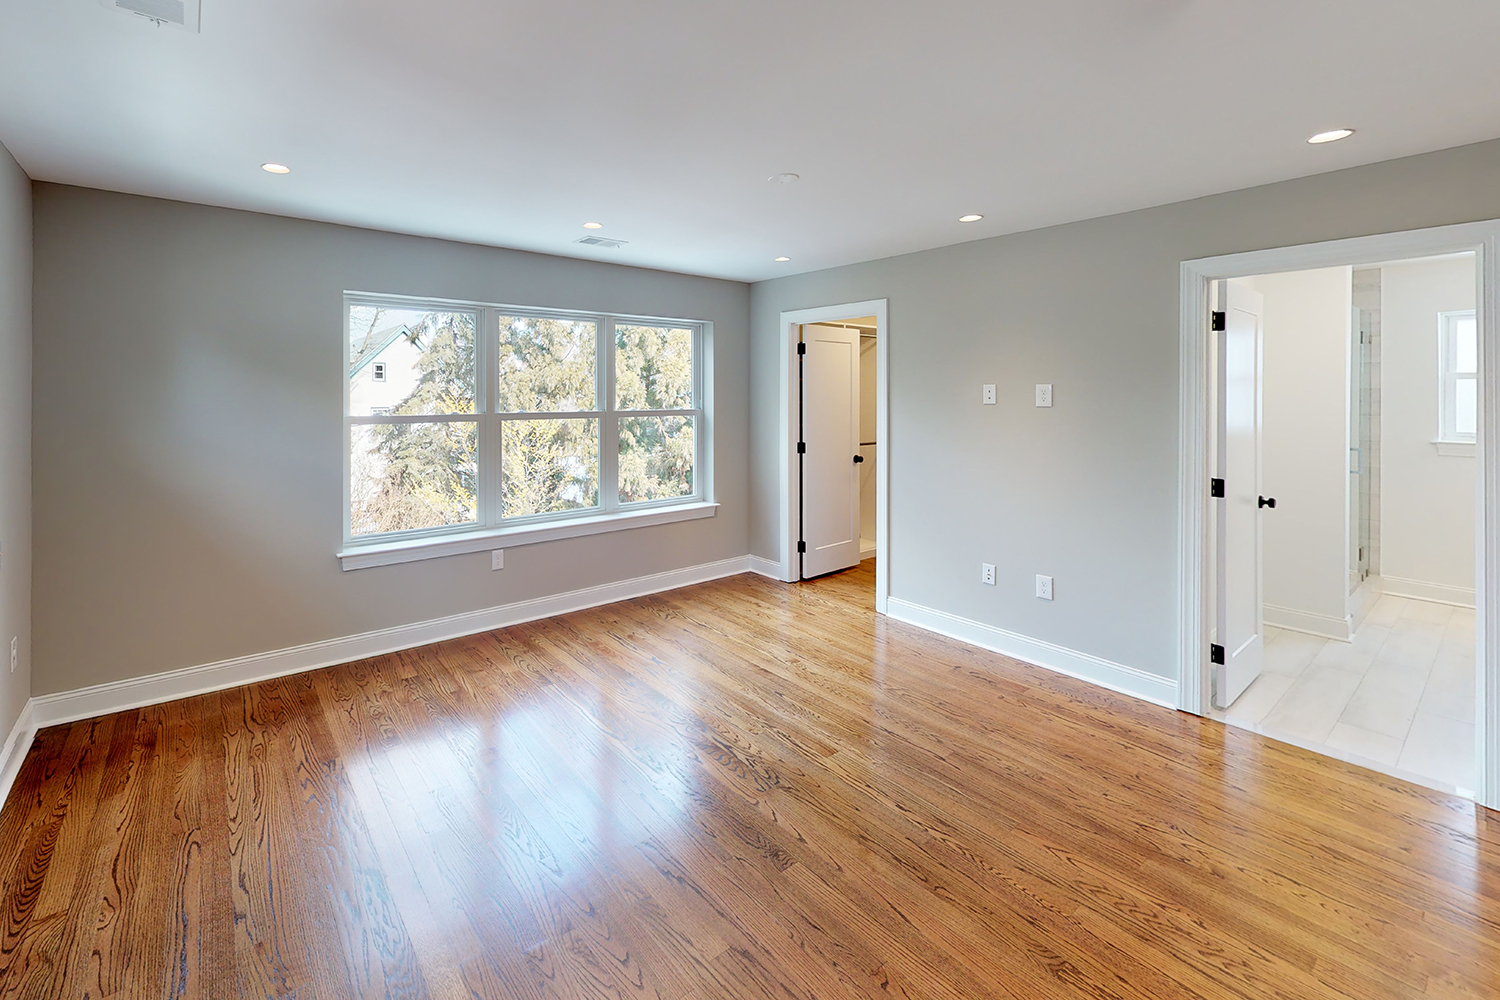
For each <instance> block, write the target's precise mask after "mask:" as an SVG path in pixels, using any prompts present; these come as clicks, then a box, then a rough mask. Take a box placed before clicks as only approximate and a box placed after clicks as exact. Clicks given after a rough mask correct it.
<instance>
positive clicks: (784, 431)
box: [778, 299, 891, 615]
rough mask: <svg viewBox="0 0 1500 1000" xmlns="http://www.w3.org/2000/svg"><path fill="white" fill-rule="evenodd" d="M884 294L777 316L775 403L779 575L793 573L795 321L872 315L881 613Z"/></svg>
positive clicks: (879, 604) (884, 574)
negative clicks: (777, 388)
mask: <svg viewBox="0 0 1500 1000" xmlns="http://www.w3.org/2000/svg"><path fill="white" fill-rule="evenodd" d="M888 304H889V300H888V299H867V300H865V301H863V302H846V303H842V304H839V305H831V306H817V307H815V308H810V309H788V310H786V311H784V312H782V313H781V318H780V320H779V321H778V322H779V323H780V324H781V325H780V328H779V329H780V331H781V332H780V340H781V375H780V384H781V407H780V412H779V416H780V424H781V428H780V431H781V433H780V441H781V449H780V451H781V461H780V469H779V473H780V475H779V482H780V490H779V500H780V503H779V524H780V532H779V536H780V549H781V551H780V553H779V555H780V562H781V579H783V580H785V581H786V582H788V583H791V582H793V581H795V580H796V579H797V575H796V574H797V570H796V565H795V562H796V558H797V517H796V510H797V486H798V482H797V462H796V458H797V430H798V428H797V400H796V398H795V397H794V396H793V394H792V386H793V385H795V384H796V365H797V349H796V343H797V327H799V326H801V325H802V324H804V323H827V322H833V321H837V320H841V319H853V318H856V317H859V316H874V317H875V559H876V562H875V610H876V612H878V613H879V614H882V615H883V614H885V613H886V603H887V601H888V600H889V598H890V593H891V575H890V574H891V570H890V559H889V555H890V509H891V505H890V469H891V463H890V453H891V446H890V420H889V399H890V364H889V360H890V350H891V337H890V324H889V322H888V319H887V307H888Z"/></svg>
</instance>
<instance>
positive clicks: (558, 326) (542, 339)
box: [496, 316, 598, 413]
mask: <svg viewBox="0 0 1500 1000" xmlns="http://www.w3.org/2000/svg"><path fill="white" fill-rule="evenodd" d="M595 331H596V326H595V324H593V323H579V322H574V321H572V320H564V319H533V318H531V317H527V316H501V317H500V358H499V364H500V390H499V401H498V403H497V405H496V408H497V411H498V412H500V413H534V412H543V413H544V412H547V411H549V410H593V409H597V406H596V404H595V400H596V399H597V398H598V393H597V392H596V391H595V387H594V385H595V384H594V353H595V345H596V343H597V341H596V338H595Z"/></svg>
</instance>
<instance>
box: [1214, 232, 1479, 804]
mask: <svg viewBox="0 0 1500 1000" xmlns="http://www.w3.org/2000/svg"><path fill="white" fill-rule="evenodd" d="M1476 284H1477V281H1476V274H1475V257H1474V255H1473V254H1472V253H1467V254H1456V255H1445V256H1441V257H1436V258H1424V259H1417V260H1404V261H1394V262H1385V263H1380V264H1375V265H1368V266H1364V267H1361V268H1352V267H1348V266H1344V267H1333V268H1315V269H1307V270H1300V271H1291V272H1280V273H1273V274H1261V275H1253V276H1247V277H1241V278H1232V279H1229V280H1227V281H1223V282H1219V283H1217V285H1216V288H1215V293H1216V298H1217V299H1218V301H1219V303H1220V304H1221V305H1222V306H1223V307H1224V308H1223V309H1222V310H1219V311H1217V312H1216V314H1215V315H1216V316H1217V315H1219V313H1222V316H1223V321H1222V322H1215V323H1214V324H1213V325H1214V326H1215V327H1222V329H1216V330H1215V332H1216V333H1217V338H1216V344H1215V345H1214V346H1215V348H1216V353H1217V355H1218V357H1219V362H1218V365H1217V368H1218V372H1219V375H1218V384H1217V386H1216V395H1217V399H1218V405H1217V407H1216V416H1217V421H1218V427H1219V430H1218V435H1217V441H1218V458H1217V465H1218V468H1219V473H1220V475H1219V478H1218V480H1217V482H1219V483H1221V484H1223V485H1222V486H1221V487H1220V488H1219V490H1218V492H1221V493H1223V494H1224V495H1223V497H1222V498H1219V502H1218V503H1216V504H1215V511H1214V516H1215V519H1216V522H1217V531H1218V543H1217V551H1216V558H1217V563H1218V592H1219V597H1218V607H1219V610H1218V613H1217V614H1216V616H1215V629H1216V632H1217V635H1218V637H1219V639H1218V642H1217V644H1216V645H1215V646H1214V647H1213V656H1212V657H1211V659H1212V660H1213V662H1214V670H1213V672H1212V678H1211V681H1212V683H1211V689H1212V690H1211V694H1212V705H1213V713H1212V714H1213V716H1214V717H1215V718H1218V719H1220V720H1222V721H1225V722H1227V723H1229V724H1231V725H1236V726H1241V727H1243V728H1249V729H1253V730H1255V731H1257V732H1260V733H1262V734H1263V735H1266V736H1271V737H1273V738H1275V739H1278V740H1282V741H1283V742H1290V743H1296V744H1298V745H1301V746H1304V747H1307V748H1309V749H1313V750H1316V751H1318V752H1320V753H1323V754H1325V755H1329V756H1334V757H1338V758H1341V759H1344V760H1349V761H1352V762H1354V763H1358V764H1361V765H1363V766H1366V767H1372V768H1375V769H1378V770H1382V771H1384V772H1386V773H1389V774H1392V775H1396V776H1400V777H1405V778H1407V779H1409V780H1414V781H1418V782H1420V783H1423V784H1427V785H1430V786H1431V787H1435V788H1439V789H1442V790H1445V791H1450V792H1456V793H1458V794H1463V795H1470V796H1472V794H1473V789H1474V784H1475V782H1474V736H1473V733H1474V722H1475V710H1476V702H1475V691H1476V681H1475V677H1474V667H1475V662H1476V658H1475V628H1474V592H1475V591H1474V576H1475V565H1474V551H1475V516H1474V496H1475V492H1476V488H1477V483H1476V471H1477V470H1476V460H1475V457H1474V448H1475V446H1474V439H1475V431H1476V429H1477V413H1478V409H1477V402H1478V399H1477V392H1476V391H1475V390H1476V381H1477V377H1478V370H1477V369H1478V365H1477V349H1478V342H1477V324H1476V312H1475V295H1476ZM1444 414H1447V416H1446V417H1444V416H1443V415H1444ZM1220 661H1222V662H1220Z"/></svg>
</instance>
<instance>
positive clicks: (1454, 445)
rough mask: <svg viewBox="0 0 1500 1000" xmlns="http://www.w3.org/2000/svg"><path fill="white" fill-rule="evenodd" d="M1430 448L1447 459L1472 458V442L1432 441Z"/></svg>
mask: <svg viewBox="0 0 1500 1000" xmlns="http://www.w3.org/2000/svg"><path fill="white" fill-rule="evenodd" d="M1432 446H1433V447H1434V448H1436V449H1437V453H1438V454H1439V455H1445V456H1447V457H1448V458H1473V457H1474V442H1473V441H1434V442H1432Z"/></svg>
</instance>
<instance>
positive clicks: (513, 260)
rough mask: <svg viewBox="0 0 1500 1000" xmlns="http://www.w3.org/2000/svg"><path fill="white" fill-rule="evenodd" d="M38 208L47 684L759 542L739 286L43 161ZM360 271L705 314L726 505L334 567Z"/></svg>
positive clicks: (387, 281) (540, 591) (341, 632)
mask: <svg viewBox="0 0 1500 1000" xmlns="http://www.w3.org/2000/svg"><path fill="white" fill-rule="evenodd" d="M34 211H35V226H36V242H35V250H36V282H35V289H36V294H35V329H36V356H35V388H36V396H35V398H36V405H35V408H34V420H35V435H34V441H33V444H34V455H35V468H34V474H35V492H36V496H37V497H38V498H40V500H39V502H38V503H37V505H36V519H35V560H36V570H35V574H34V587H35V607H36V615H35V639H36V641H35V648H36V655H35V662H36V671H35V676H34V679H33V684H32V688H33V693H35V694H38V695H41V694H47V693H50V692H55V691H63V690H70V689H73V688H78V687H82V686H85V685H89V684H97V683H100V682H104V681H110V680H116V679H120V678H127V677H134V676H140V675H145V674H152V673H156V672H159V671H163V670H171V669H175V668H178V667H186V666H191V665H195V664H202V663H209V662H214V661H217V660H221V659H226V658H229V657H234V656H240V655H244V654H249V653H258V652H265V651H269V650H274V649H281V648H285V647H288V646H293V645H298V644H302V643H306V642H311V641H315V640H319V639H328V638H333V637H338V636H345V635H353V634H357V633H361V632H367V631H370V630H373V629H379V628H384V627H388V626H393V625H399V624H405V623H410V622H417V621H424V620H428V619H432V618H437V617H442V616H445V615H451V614H456V613H459V612H463V611H470V610H475V609H479V608H486V607H492V606H495V605H500V604H506V603H510V602H513V601H518V600H524V599H527V598H533V597H539V596H544V595H548V594H554V593H560V592H565V591H569V590H574V589H577V588H581V587H588V586H593V585H596V584H602V583H607V582H611V581H616V580H622V579H628V578H631V577H637V576H641V575H644V574H648V573H656V572H661V571H664V570H669V569H674V568H678V567H682V566H689V565H694V564H698V563H703V562H709V561H712V560H716V559H723V558H728V557H733V556H742V555H744V554H745V553H746V552H747V551H748V536H747V529H746V524H747V521H746V518H747V510H748V497H747V491H748V488H747V474H748V463H747V461H746V453H747V447H748V441H749V425H748V421H749V400H748V382H749V378H748V365H749V347H748V344H749V341H748V322H749V289H748V287H747V286H746V285H743V284H739V283H736V282H728V281H717V280H711V279H706V278H694V277H687V276H683V275H676V274H668V273H664V272H659V271H648V270H641V269H635V268H626V267H619V266H614V265H607V264H597V263H593V262H588V261H578V260H569V259H564V258H558V257H547V256H543V255H538V254H529V253H522V252H518V251H508V250H497V249H493V248H486V247H478V246H470V245H465V244H457V243H449V242H443V241H439V240H426V239H419V238H414V237H407V236H396V235H392V234H387V233H379V232H372V231H367V230H359V229H351V228H345V227H340V226H333V225H326V224H322V223H312V222H302V221H297V220H291V219H284V218H276V217H271V216H265V215H257V214H252V213H247V212H235V211H229V210H224V209H216V208H206V207H202V206H195V205H187V204H181V203H176V202H168V201H158V200H154V199H149V198H139V197H133V196H127V195H119V194H110V193H105V192H100V191H91V190H85V189H81V188H71V187H62V186H57V185H51V184H39V185H37V186H36V188H35V205H34ZM346 289H358V290H362V291H376V292H393V293H401V294H408V295H425V296H437V297H448V298H467V299H478V300H485V301H494V302H505V303H516V304H524V305H538V306H556V307H564V308H579V309H594V310H610V311H619V312H628V313H644V314H653V315H667V316H680V317H691V318H697V319H705V320H710V321H712V322H713V323H714V362H715V370H714V374H713V377H714V393H715V428H714V431H715V434H714V447H715V453H714V471H715V477H716V481H715V487H716V494H717V499H718V500H719V501H720V502H721V503H722V505H723V506H722V507H721V508H720V509H719V513H718V516H717V517H714V518H711V519H706V520H701V521H690V522H684V523H680V524H674V525H664V526H659V527H651V528H640V529H635V530H630V531H622V532H615V533H612V534H607V535H595V536H590V537H587V538H579V539H570V540H566V541H559V542H551V543H545V544H538V545H532V546H525V547H519V548H512V549H509V550H507V552H506V560H505V569H504V570H502V571H500V572H491V570H490V568H489V555H488V553H483V552H481V553H474V554H471V555H464V556H454V557H450V558H446V559H435V560H428V561H425V562H420V563H410V564H406V565H401V566H390V567H381V568H375V569H365V570H357V571H353V572H349V573H345V572H343V571H341V570H340V568H339V564H338V561H337V560H336V559H335V558H334V553H335V551H336V550H337V549H338V548H339V545H340V542H341V540H342V535H341V532H342V512H341V505H342V496H343V486H342V479H341V476H342V472H341V469H342V458H341V455H342V447H343V434H342V412H343V411H342V405H343V404H342V399H343V397H342V389H341V381H340V380H341V377H342V368H343V348H342V343H341V338H342V333H343V319H342V312H341V310H342V293H343V292H344V291H345V290H346ZM7 412H8V411H7ZM8 548H9V542H8V540H7V549H8ZM6 562H7V566H6V571H7V573H9V572H10V567H9V555H8V553H7V560H6Z"/></svg>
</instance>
